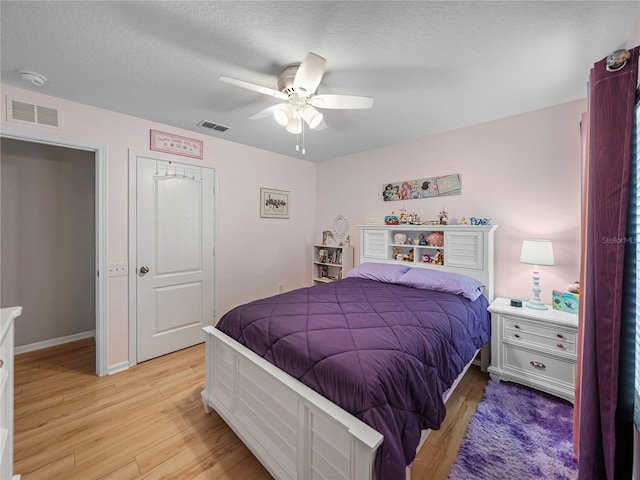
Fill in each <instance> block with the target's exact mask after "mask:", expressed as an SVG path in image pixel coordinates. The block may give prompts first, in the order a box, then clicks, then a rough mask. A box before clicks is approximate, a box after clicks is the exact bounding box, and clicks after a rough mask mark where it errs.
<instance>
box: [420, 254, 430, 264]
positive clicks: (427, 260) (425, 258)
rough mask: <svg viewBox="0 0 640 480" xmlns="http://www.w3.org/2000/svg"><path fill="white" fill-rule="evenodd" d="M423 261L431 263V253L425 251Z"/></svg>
mask: <svg viewBox="0 0 640 480" xmlns="http://www.w3.org/2000/svg"><path fill="white" fill-rule="evenodd" d="M422 262H423V263H431V262H432V258H431V255H429V254H428V253H423V254H422Z"/></svg>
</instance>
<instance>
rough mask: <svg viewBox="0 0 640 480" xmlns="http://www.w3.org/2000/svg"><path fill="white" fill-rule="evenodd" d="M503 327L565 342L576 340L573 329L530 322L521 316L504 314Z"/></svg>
mask: <svg viewBox="0 0 640 480" xmlns="http://www.w3.org/2000/svg"><path fill="white" fill-rule="evenodd" d="M504 327H505V328H509V329H514V330H520V331H522V332H527V333H533V334H536V335H542V336H545V337H550V338H554V339H557V340H562V341H565V342H571V343H575V341H576V334H575V329H568V328H562V327H559V326H558V327H556V326H554V325H551V324H549V323H545V324H540V323H539V322H538V323H532V322H529V321H527V320H524V319H522V318H518V317H511V316H509V315H504Z"/></svg>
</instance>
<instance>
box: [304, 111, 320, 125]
mask: <svg viewBox="0 0 640 480" xmlns="http://www.w3.org/2000/svg"><path fill="white" fill-rule="evenodd" d="M302 118H304V121H305V122H307V125H309V128H316V127H317V126H318V125H320V122H322V114H321V113H320V112H319V111H318V110H316V109H315V108H313V107H306V108H305V109H304V113H303V114H302Z"/></svg>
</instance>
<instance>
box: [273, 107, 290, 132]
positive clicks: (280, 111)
mask: <svg viewBox="0 0 640 480" xmlns="http://www.w3.org/2000/svg"><path fill="white" fill-rule="evenodd" d="M273 117H274V118H275V119H276V122H278V124H280V125H282V126H283V127H286V126H287V125H288V124H289V122H290V121H291V119H292V118H293V109H292V108H291V106H290V105H289V104H287V103H283V104H282V105H278V106H277V107H276V108H275V110H274V111H273Z"/></svg>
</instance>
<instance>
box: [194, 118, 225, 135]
mask: <svg viewBox="0 0 640 480" xmlns="http://www.w3.org/2000/svg"><path fill="white" fill-rule="evenodd" d="M198 125H199V126H201V127H204V128H208V129H210V130H216V131H217V132H226V131H227V130H229V128H230V127H225V126H224V125H220V124H219V123H214V122H210V121H209V120H202V121H201V122H200V123H199V124H198Z"/></svg>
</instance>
